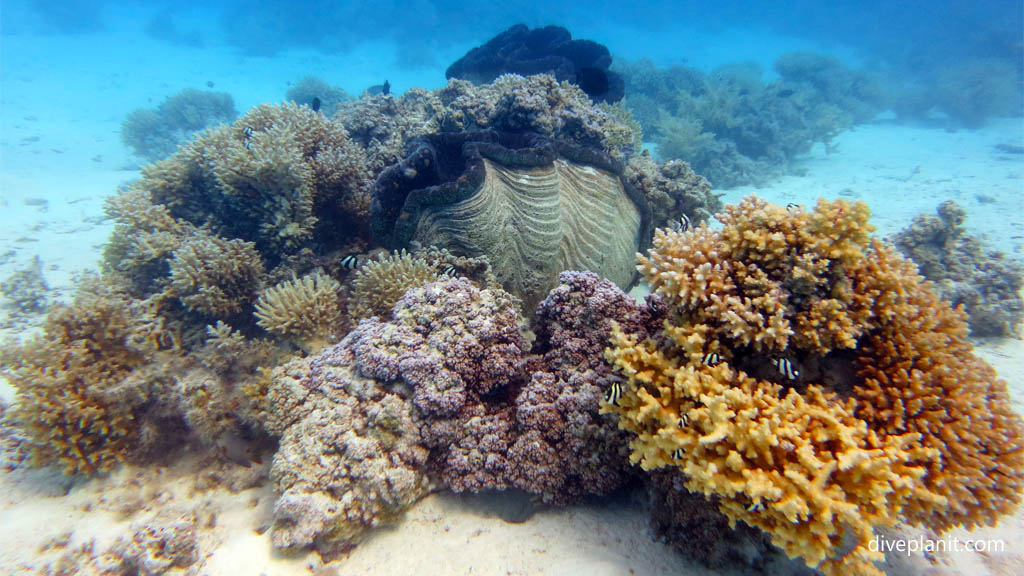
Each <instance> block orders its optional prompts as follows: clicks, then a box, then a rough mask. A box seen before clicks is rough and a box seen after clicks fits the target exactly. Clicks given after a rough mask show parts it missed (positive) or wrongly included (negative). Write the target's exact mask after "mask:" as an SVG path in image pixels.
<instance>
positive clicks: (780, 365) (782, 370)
mask: <svg viewBox="0 0 1024 576" xmlns="http://www.w3.org/2000/svg"><path fill="white" fill-rule="evenodd" d="M772 366H775V369H776V370H778V371H779V374H782V375H783V376H785V377H786V378H789V379H790V380H796V379H797V377H799V376H800V371H799V370H797V369H796V368H795V367H793V361H792V360H790V359H789V358H772Z"/></svg>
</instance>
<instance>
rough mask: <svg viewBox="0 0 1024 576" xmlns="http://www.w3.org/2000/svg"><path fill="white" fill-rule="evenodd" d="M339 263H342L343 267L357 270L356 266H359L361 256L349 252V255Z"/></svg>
mask: <svg viewBox="0 0 1024 576" xmlns="http://www.w3.org/2000/svg"><path fill="white" fill-rule="evenodd" d="M339 264H341V267H342V268H344V269H345V270H355V269H356V268H358V267H359V256H356V255H355V254H349V255H348V256H345V257H344V258H342V259H341V262H339Z"/></svg>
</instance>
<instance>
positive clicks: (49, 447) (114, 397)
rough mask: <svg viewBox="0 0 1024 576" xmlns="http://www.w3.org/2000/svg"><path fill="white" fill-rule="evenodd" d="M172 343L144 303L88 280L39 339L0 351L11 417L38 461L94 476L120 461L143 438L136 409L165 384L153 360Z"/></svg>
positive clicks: (59, 309) (52, 315)
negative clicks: (10, 392)
mask: <svg viewBox="0 0 1024 576" xmlns="http://www.w3.org/2000/svg"><path fill="white" fill-rule="evenodd" d="M176 343H177V339H176V337H175V335H174V334H173V333H172V332H170V331H169V330H167V329H166V328H164V326H163V323H162V321H161V320H160V319H159V317H157V316H156V315H155V314H154V313H153V311H152V309H150V308H147V307H146V304H145V303H140V302H132V301H131V300H130V299H129V298H128V297H127V295H126V294H124V293H121V292H117V291H116V290H114V289H112V288H110V287H109V286H106V285H103V284H101V283H100V282H99V280H98V279H89V280H86V282H85V283H84V284H83V285H82V286H81V287H80V290H79V292H78V294H77V296H76V297H75V301H74V303H73V304H72V305H70V306H58V307H57V308H55V309H54V310H52V311H51V312H50V314H49V315H48V317H47V319H46V323H45V325H44V327H43V334H42V335H41V336H39V337H37V338H36V339H34V340H32V341H30V342H28V343H26V344H24V345H22V346H21V347H20V348H16V349H14V350H9V351H7V352H6V353H5V357H4V362H3V371H4V373H5V374H6V375H7V376H8V378H9V379H10V382H11V384H12V385H13V386H14V387H15V389H16V390H17V400H16V403H15V404H14V406H13V407H12V416H13V419H14V421H15V422H17V423H18V424H19V425H20V426H21V427H22V428H23V429H24V431H25V433H26V436H27V439H28V442H29V444H30V450H31V452H32V454H33V457H34V459H35V461H36V462H37V463H39V464H50V463H55V464H57V465H59V466H61V467H62V468H63V470H64V472H65V473H67V474H93V473H95V472H98V471H102V470H106V469H109V468H110V467H112V466H113V465H114V464H116V463H117V462H119V461H122V460H124V459H125V458H126V457H127V456H128V455H129V454H130V453H131V452H132V451H133V450H134V449H136V448H137V443H138V441H139V439H140V434H141V431H140V423H139V422H138V416H139V413H140V411H141V410H142V409H143V406H144V405H145V403H146V402H147V400H149V399H150V397H151V396H152V395H154V394H155V393H156V392H157V391H158V390H162V389H163V387H164V386H166V385H167V381H166V380H164V377H163V376H162V375H161V374H160V372H159V367H158V364H157V363H156V362H155V361H154V355H156V354H157V353H158V352H159V351H161V350H168V349H173V348H175V347H176Z"/></svg>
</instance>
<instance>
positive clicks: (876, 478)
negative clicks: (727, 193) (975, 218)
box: [603, 198, 1024, 574]
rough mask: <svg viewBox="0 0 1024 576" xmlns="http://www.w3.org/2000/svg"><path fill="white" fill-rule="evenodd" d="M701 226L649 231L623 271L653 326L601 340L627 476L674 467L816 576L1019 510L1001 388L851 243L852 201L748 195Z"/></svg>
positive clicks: (896, 276)
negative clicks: (638, 283) (652, 311)
mask: <svg viewBox="0 0 1024 576" xmlns="http://www.w3.org/2000/svg"><path fill="white" fill-rule="evenodd" d="M719 219H720V220H721V221H722V224H723V228H722V230H721V231H717V232H713V231H711V230H709V229H707V228H706V227H703V226H702V227H700V228H697V229H695V230H692V231H690V232H688V233H685V234H678V233H665V232H659V233H657V234H656V237H655V241H654V248H653V249H652V250H651V251H650V253H649V254H648V256H646V257H641V259H640V262H641V265H640V269H641V271H642V272H643V273H644V276H645V278H646V279H647V280H648V282H649V283H650V284H651V286H652V288H653V290H654V292H655V293H656V294H658V295H660V296H661V297H662V298H664V300H665V303H666V305H667V307H668V315H667V318H666V321H665V323H664V324H663V327H662V329H661V332H660V333H659V334H656V335H654V336H653V337H650V338H647V339H642V335H641V336H634V335H630V334H628V333H626V332H624V331H621V330H619V331H616V332H615V335H614V338H613V346H612V348H610V349H609V351H608V353H607V354H608V358H609V360H610V361H612V362H613V363H614V364H615V366H616V369H617V370H618V371H619V372H620V373H621V374H622V375H623V376H624V377H625V380H626V382H625V384H624V393H623V395H622V397H621V398H620V399H619V400H618V401H617V403H606V404H605V405H604V408H603V409H604V410H607V411H609V412H614V413H617V414H618V415H619V416H620V426H622V427H624V428H625V429H627V430H630V431H632V432H633V433H634V434H636V437H635V438H634V439H633V441H632V442H631V449H632V454H631V459H632V460H633V461H634V462H639V463H640V464H641V466H642V467H643V468H645V469H655V468H662V467H667V468H675V469H679V470H681V471H683V472H684V473H685V474H686V475H687V481H686V487H687V488H688V489H689V490H691V491H694V492H699V493H702V494H704V495H706V496H714V497H716V498H717V500H716V501H717V503H718V507H719V509H720V511H721V512H722V513H724V514H725V515H726V516H727V517H728V518H729V519H730V522H731V523H735V522H736V521H743V522H745V523H747V524H749V525H751V526H755V527H757V528H760V529H761V530H764V531H765V532H766V533H768V535H769V536H770V537H771V539H772V542H773V543H775V544H776V545H778V546H780V547H781V548H782V549H783V550H784V551H785V552H786V553H787V554H789V555H791V556H801V557H803V559H804V560H805V561H806V562H807V563H808V564H809V565H811V566H816V567H818V568H820V569H821V570H823V571H824V572H825V573H826V574H838V573H842V572H843V571H845V570H853V571H854V572H856V573H858V574H881V572H880V571H879V570H878V569H877V568H876V567H875V566H874V565H873V562H874V561H877V560H879V559H881V554H880V553H878V552H877V551H872V550H870V548H869V542H870V541H871V539H872V538H873V537H874V531H875V529H876V528H879V527H885V526H891V525H893V524H894V523H895V522H898V521H908V522H912V523H915V524H923V525H926V526H928V527H929V528H932V529H935V530H938V531H942V530H945V529H947V528H949V527H951V526H954V525H960V524H962V525H965V526H974V525H979V524H991V523H992V522H994V521H995V519H996V518H997V517H998V516H999V515H1000V514H1004V513H1006V512H1007V511H1009V510H1010V509H1012V508H1013V507H1014V506H1015V505H1016V504H1017V503H1018V502H1019V501H1020V497H1021V494H1020V492H1021V488H1022V487H1024V441H1022V438H1021V436H1022V424H1021V420H1020V417H1019V416H1017V415H1016V414H1014V413H1013V412H1012V411H1011V409H1010V407H1009V400H1008V397H1007V394H1006V385H1005V383H1004V382H1002V381H1000V380H997V379H996V377H995V373H994V371H992V369H991V368H990V367H988V366H987V365H986V364H984V362H982V361H981V360H979V359H977V358H976V357H975V356H973V354H971V347H970V344H969V343H967V342H966V340H964V335H965V333H966V327H965V325H964V323H963V317H962V314H961V313H959V312H956V311H954V310H951V309H950V308H949V305H948V304H947V303H945V302H942V301H940V300H939V299H938V298H937V297H936V296H934V294H933V293H932V292H931V288H930V286H929V285H928V284H926V283H923V282H922V281H921V278H920V277H919V276H917V275H916V274H915V273H914V269H913V266H912V265H911V264H910V263H908V262H907V261H905V260H903V259H901V258H899V257H898V256H896V255H895V253H894V252H893V251H892V249H891V248H888V247H886V246H884V245H883V244H881V243H880V242H878V241H874V240H870V239H869V235H868V234H869V231H870V227H869V226H867V219H868V213H867V209H866V207H865V206H862V205H850V204H847V203H845V202H842V201H835V202H826V201H823V200H822V201H819V203H818V206H817V208H816V209H815V210H814V211H813V212H810V213H807V212H804V211H803V210H802V209H788V210H787V209H784V208H781V207H777V206H772V205H769V204H766V203H765V202H763V201H761V200H759V199H756V198H747V199H745V200H744V201H743V202H741V203H740V204H739V205H738V206H731V207H728V208H726V210H725V212H724V213H723V214H721V215H720V216H719ZM711 353H714V354H715V355H717V356H714V357H711V356H709V354H711ZM780 357H783V358H786V359H787V360H790V361H791V362H793V363H794V364H795V365H796V366H797V367H799V368H800V373H799V375H797V374H793V378H792V379H790V378H787V376H786V375H785V374H783V373H781V372H780V371H779V370H778V369H776V368H774V367H772V366H771V362H770V360H771V359H773V358H780Z"/></svg>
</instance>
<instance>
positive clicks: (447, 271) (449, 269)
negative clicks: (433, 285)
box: [441, 264, 455, 276]
mask: <svg viewBox="0 0 1024 576" xmlns="http://www.w3.org/2000/svg"><path fill="white" fill-rule="evenodd" d="M441 274H443V275H445V276H455V266H452V265H451V264H449V265H447V266H445V267H444V268H442V269H441Z"/></svg>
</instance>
